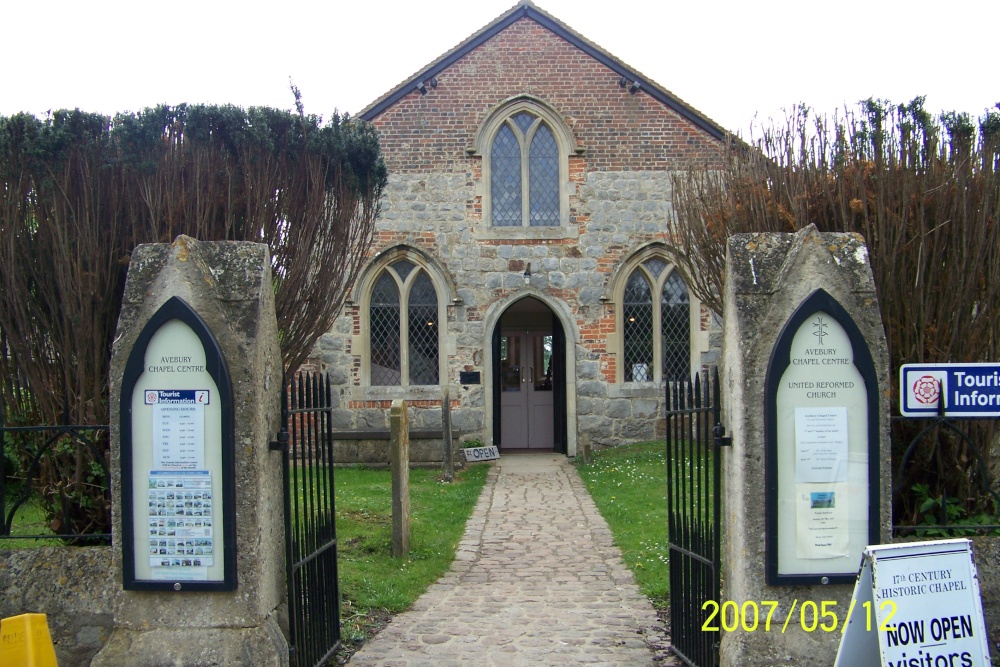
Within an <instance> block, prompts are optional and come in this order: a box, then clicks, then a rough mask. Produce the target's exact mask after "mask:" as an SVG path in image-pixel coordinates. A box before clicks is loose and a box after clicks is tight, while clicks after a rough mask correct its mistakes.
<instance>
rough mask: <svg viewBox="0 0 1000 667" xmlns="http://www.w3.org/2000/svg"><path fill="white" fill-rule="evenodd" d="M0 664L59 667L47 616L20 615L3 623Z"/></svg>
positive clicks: (27, 666) (1, 627)
mask: <svg viewBox="0 0 1000 667" xmlns="http://www.w3.org/2000/svg"><path fill="white" fill-rule="evenodd" d="M0 665H3V667H58V663H56V650H55V648H53V646H52V637H51V635H49V622H48V620H47V619H46V618H45V614H21V615H20V616H11V617H10V618H5V619H3V620H0Z"/></svg>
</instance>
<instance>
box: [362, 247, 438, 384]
mask: <svg viewBox="0 0 1000 667" xmlns="http://www.w3.org/2000/svg"><path fill="white" fill-rule="evenodd" d="M369 308H370V312H369V355H370V357H369V359H370V364H371V366H370V379H371V385H372V386H393V385H436V384H438V376H439V370H438V369H439V335H438V334H439V322H438V296H437V291H436V290H435V289H434V283H433V282H432V281H431V279H430V276H428V274H427V272H426V271H425V270H424V269H423V268H422V267H420V266H418V265H416V264H414V263H412V262H410V261H408V260H405V259H402V260H399V261H396V262H394V263H392V264H391V265H389V266H387V267H386V268H385V269H383V270H382V273H381V274H380V275H379V277H378V278H377V279H376V280H375V283H374V286H373V287H372V292H371V298H370V301H369Z"/></svg>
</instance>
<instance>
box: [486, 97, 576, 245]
mask: <svg viewBox="0 0 1000 667" xmlns="http://www.w3.org/2000/svg"><path fill="white" fill-rule="evenodd" d="M560 159H561V158H560V155H559V144H558V142H557V141H556V138H555V135H554V134H553V133H552V128H550V127H549V126H548V125H546V124H545V122H543V121H542V119H541V118H539V117H537V116H535V115H534V114H531V113H528V112H527V111H521V112H518V113H517V114H515V115H514V116H512V117H510V118H508V119H507V120H506V121H505V122H504V124H503V125H501V127H500V129H499V130H498V131H497V133H496V135H495V136H494V137H493V142H492V144H491V148H490V208H491V211H492V224H493V226H495V227H521V226H532V227H556V226H558V225H559V221H560V206H561V194H560V185H559V173H560ZM525 184H527V186H526V187H525Z"/></svg>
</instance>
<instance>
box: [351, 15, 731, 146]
mask: <svg viewBox="0 0 1000 667" xmlns="http://www.w3.org/2000/svg"><path fill="white" fill-rule="evenodd" d="M522 18H528V19H531V20H532V21H534V22H536V23H538V24H539V25H541V26H543V27H544V28H546V29H548V30H550V31H551V32H553V33H554V34H556V35H557V36H559V37H561V38H562V39H564V40H566V41H567V42H569V43H570V44H572V45H573V46H575V47H576V48H578V49H580V50H581V51H583V52H584V53H586V54H587V55H589V56H590V57H592V58H594V59H595V60H597V61H598V62H600V63H601V64H603V65H604V66H606V67H608V68H609V69H611V70H612V71H613V72H615V73H616V74H618V75H620V76H623V77H625V78H626V79H628V81H629V82H630V83H631V82H633V81H635V82H638V83H639V84H641V92H640V94H646V95H649V96H650V97H652V98H653V99H655V100H657V101H659V102H660V103H661V104H663V105H664V106H666V107H668V108H670V109H672V110H673V111H675V112H677V113H678V114H679V115H680V116H682V117H683V118H686V119H687V120H689V121H690V122H691V123H693V124H694V125H696V126H697V127H700V128H701V129H703V130H704V131H705V132H707V133H708V134H710V135H712V136H714V137H715V138H717V139H723V138H724V137H725V136H726V134H728V132H727V130H726V129H725V128H723V127H722V126H721V125H719V124H718V123H716V122H715V121H713V120H712V119H710V118H709V117H708V116H706V115H704V114H703V113H701V112H700V111H698V110H697V109H695V108H694V107H692V106H691V105H689V104H687V103H686V102H684V101H683V100H681V99H680V98H679V97H677V96H676V95H674V94H673V93H671V92H670V91H669V90H667V89H666V88H664V87H663V86H661V85H659V84H658V83H656V82H655V81H653V80H652V79H650V78H649V77H647V76H645V75H643V74H642V73H640V72H639V71H638V70H636V69H634V68H632V67H629V66H628V65H626V64H625V63H623V62H622V61H621V60H619V59H618V58H616V57H615V56H613V55H611V54H610V53H608V52H607V51H605V50H604V49H602V48H601V47H600V46H598V45H597V44H594V43H593V42H591V41H590V40H589V39H587V38H586V37H584V36H583V35H581V34H579V33H578V32H576V31H575V30H573V29H572V28H570V27H569V26H567V25H566V24H565V23H563V22H562V21H560V20H559V19H557V18H555V17H554V16H552V15H551V14H549V13H547V12H545V11H543V10H542V9H540V8H538V7H537V6H536V5H535V4H534V3H533V2H531V0H521V1H520V2H518V3H517V4H516V5H514V6H513V7H511V8H510V9H508V10H507V11H506V12H504V13H503V14H501V15H500V16H499V17H497V18H496V19H494V20H493V22H491V23H489V24H488V25H486V26H485V27H484V28H482V29H480V30H479V31H478V32H476V33H474V34H473V35H472V36H471V37H469V38H468V39H466V40H465V41H464V42H462V43H461V44H459V45H458V46H456V47H455V48H453V49H452V50H450V51H448V52H447V53H445V54H444V55H442V56H441V57H439V58H438V59H437V60H435V61H433V62H432V63H431V64H429V65H427V66H426V67H424V68H423V69H421V70H420V71H418V72H416V73H415V74H413V75H412V76H410V77H409V78H408V79H406V80H405V81H403V82H402V83H400V84H399V85H398V86H396V87H395V88H393V89H392V90H390V91H389V92H387V93H386V94H384V95H383V96H382V97H380V98H378V99H377V100H375V101H374V102H372V103H371V104H369V105H368V106H367V107H365V108H364V109H362V110H361V111H360V112H359V113H358V117H359V118H361V119H363V120H367V121H370V120H373V119H375V118H376V117H377V116H378V115H379V114H381V113H382V112H383V111H385V110H386V109H388V108H389V107H391V106H392V105H393V104H395V103H396V102H398V101H399V100H401V99H402V98H403V97H405V96H406V95H408V94H410V93H411V92H413V90H414V89H415V87H416V85H417V84H418V83H420V82H424V81H428V80H430V79H431V78H432V77H435V76H437V75H438V74H440V73H441V72H442V71H444V70H445V69H447V68H448V67H450V66H451V65H453V64H454V63H455V62H457V61H458V60H459V59H461V58H462V57H463V56H465V55H466V54H468V53H469V52H471V51H473V50H475V49H476V48H477V47H478V46H480V45H481V44H482V43H483V42H485V41H487V40H488V39H490V38H492V37H494V36H495V35H497V34H498V33H500V32H501V31H503V30H505V29H506V28H507V27H509V26H510V25H511V24H513V23H515V22H516V21H519V20H520V19H522Z"/></svg>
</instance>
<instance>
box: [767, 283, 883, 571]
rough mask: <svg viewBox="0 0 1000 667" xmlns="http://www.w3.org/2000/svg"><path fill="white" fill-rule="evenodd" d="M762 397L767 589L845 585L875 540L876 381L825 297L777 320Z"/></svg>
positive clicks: (844, 319) (845, 317)
mask: <svg viewBox="0 0 1000 667" xmlns="http://www.w3.org/2000/svg"><path fill="white" fill-rule="evenodd" d="M765 395H766V399H765V400H766V401H767V404H766V406H765V430H766V434H765V435H766V443H767V451H766V462H765V475H766V494H767V498H766V548H767V558H766V575H767V583H768V584H771V585H815V584H837V583H842V584H844V583H852V582H853V581H854V579H855V577H856V576H857V566H858V554H860V553H861V552H862V551H863V550H864V548H865V547H866V546H867V545H869V544H874V543H877V542H878V541H879V530H878V509H879V493H878V484H879V459H878V452H879V431H878V423H879V419H878V418H879V415H878V410H879V403H878V379H877V375H876V373H875V367H874V363H873V361H872V356H871V351H870V350H869V348H868V344H867V342H866V341H865V340H864V338H863V336H862V335H861V332H860V330H859V329H858V327H857V325H856V324H855V323H854V320H853V319H852V318H851V316H850V315H849V314H848V313H847V311H846V310H844V308H843V306H841V305H840V304H839V303H838V302H837V301H836V300H835V299H834V298H833V297H832V296H830V295H829V294H828V293H827V292H826V291H824V290H817V291H816V292H814V293H813V294H812V295H811V296H810V297H808V298H807V299H806V300H805V301H804V302H803V303H802V304H801V305H800V306H799V308H798V309H797V310H796V312H795V313H794V314H793V315H792V317H790V318H789V320H788V321H787V322H786V323H785V326H784V328H783V329H782V331H781V333H780V335H779V336H778V340H777V342H776V344H775V346H774V349H773V351H772V353H771V359H770V362H769V365H768V370H767V380H766V394H765Z"/></svg>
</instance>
